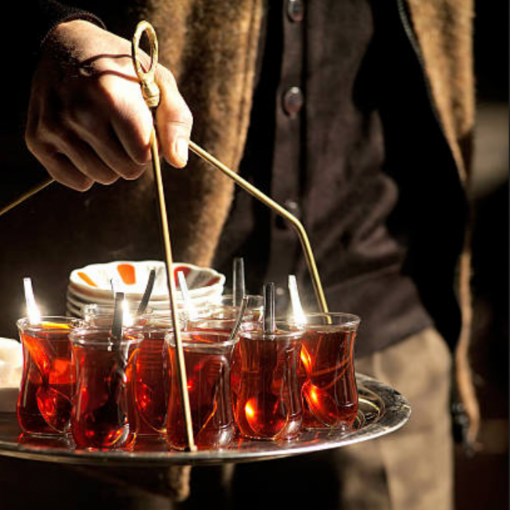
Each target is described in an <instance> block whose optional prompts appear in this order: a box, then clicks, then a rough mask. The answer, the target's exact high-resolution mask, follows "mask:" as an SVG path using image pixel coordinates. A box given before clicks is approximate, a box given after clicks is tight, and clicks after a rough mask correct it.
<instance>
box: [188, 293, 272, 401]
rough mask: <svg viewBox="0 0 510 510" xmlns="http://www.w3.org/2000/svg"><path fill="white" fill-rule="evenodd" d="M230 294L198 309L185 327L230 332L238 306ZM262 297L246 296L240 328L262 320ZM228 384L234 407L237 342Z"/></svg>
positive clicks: (238, 364) (254, 325) (237, 377)
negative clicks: (246, 303)
mask: <svg viewBox="0 0 510 510" xmlns="http://www.w3.org/2000/svg"><path fill="white" fill-rule="evenodd" d="M232 299H233V298H232V296H231V295H227V296H222V301H221V303H218V304H216V305H210V306H209V307H204V308H202V309H200V310H199V312H198V313H199V317H198V318H196V319H193V320H189V321H188V322H187V324H186V329H188V330H192V331H198V330H200V331H204V330H205V331H223V332H225V333H230V332H231V331H232V329H233V327H234V324H235V321H236V319H237V315H238V313H239V306H234V305H233V304H232V303H233V301H232ZM263 304H264V299H263V297H262V296H257V295H250V296H248V305H247V307H246V311H245V312H244V316H243V322H242V325H241V327H242V329H245V330H248V329H256V328H257V327H258V324H260V323H261V322H260V321H261V320H262V308H263ZM230 374H231V377H230V385H231V390H232V401H233V405H234V407H235V404H236V401H237V394H238V392H239V381H240V374H241V346H240V343H239V342H237V343H236V345H235V347H234V355H233V359H232V365H231V370H230Z"/></svg>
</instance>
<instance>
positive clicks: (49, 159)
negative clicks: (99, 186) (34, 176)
mask: <svg viewBox="0 0 510 510" xmlns="http://www.w3.org/2000/svg"><path fill="white" fill-rule="evenodd" d="M36 157H37V159H38V160H39V161H40V162H41V164H42V165H43V166H44V167H45V168H46V170H47V171H48V173H49V174H50V175H51V176H52V177H53V179H55V181H57V182H59V183H60V184H63V185H64V186H67V187H68V188H72V189H74V190H76V191H87V190H89V189H90V188H91V187H92V185H93V184H94V181H93V180H92V179H90V178H89V177H87V176H86V175H84V174H83V173H82V172H80V171H79V170H78V169H77V168H76V167H75V166H74V165H73V163H72V162H71V161H70V160H69V158H68V157H67V156H66V155H65V154H59V153H54V154H49V153H45V154H39V155H37V156H36Z"/></svg>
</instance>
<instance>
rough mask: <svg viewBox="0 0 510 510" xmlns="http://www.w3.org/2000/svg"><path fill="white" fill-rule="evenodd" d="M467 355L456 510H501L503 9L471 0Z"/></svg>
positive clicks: (504, 450)
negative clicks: (470, 419)
mask: <svg viewBox="0 0 510 510" xmlns="http://www.w3.org/2000/svg"><path fill="white" fill-rule="evenodd" d="M474 50H475V72H476V80H477V121H476V132H475V162H474V173H473V181H472V190H471V199H472V205H473V214H474V230H473V304H474V324H473V342H472V348H471V357H472V362H473V368H474V375H475V384H476V389H477V394H478V398H479V401H480V406H481V413H482V423H481V429H480V435H479V451H478V452H477V453H476V454H475V455H474V456H473V457H467V456H466V455H465V454H464V453H463V452H462V450H461V448H460V447H459V448H458V449H457V455H456V461H457V462H456V468H457V470H456V496H457V510H478V509H491V510H499V509H507V508H508V503H509V501H508V476H509V473H508V365H509V360H508V305H509V303H508V261H509V257H508V233H509V230H508V229H509V226H508V4H507V3H506V2H502V1H496V2H486V1H483V0H478V1H477V2H476V18H475V38H474Z"/></svg>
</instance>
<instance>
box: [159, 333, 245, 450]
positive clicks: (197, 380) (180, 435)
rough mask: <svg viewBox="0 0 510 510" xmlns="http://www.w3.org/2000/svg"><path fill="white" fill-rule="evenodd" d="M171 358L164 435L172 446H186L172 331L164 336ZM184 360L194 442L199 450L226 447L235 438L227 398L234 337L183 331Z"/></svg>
mask: <svg viewBox="0 0 510 510" xmlns="http://www.w3.org/2000/svg"><path fill="white" fill-rule="evenodd" d="M167 341H168V344H169V350H170V360H171V367H172V368H171V380H172V384H171V389H170V403H169V406H168V421H167V438H168V441H169V443H170V445H171V446H172V447H173V448H177V449H184V448H185V447H186V445H187V441H186V434H185V423H184V418H183V412H182V404H181V397H180V392H179V386H178V379H177V377H178V376H177V374H178V372H177V356H176V349H175V339H174V336H173V334H172V333H170V334H169V335H168V336H167ZM182 342H183V349H184V359H185V362H186V376H187V380H188V393H189V400H190V408H191V416H192V421H193V433H194V438H195V443H196V445H197V447H198V448H199V449H213V448H222V447H225V446H227V445H228V444H229V443H230V441H231V440H232V439H233V437H234V433H235V427H234V416H233V411H232V403H231V399H230V365H231V363H232V353H233V349H234V345H235V340H230V333H228V332H222V331H186V332H182Z"/></svg>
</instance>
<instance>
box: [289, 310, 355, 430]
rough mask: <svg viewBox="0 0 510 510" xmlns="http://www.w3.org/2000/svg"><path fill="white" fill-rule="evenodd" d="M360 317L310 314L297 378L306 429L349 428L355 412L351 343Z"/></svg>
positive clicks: (301, 326) (352, 347)
mask: <svg viewBox="0 0 510 510" xmlns="http://www.w3.org/2000/svg"><path fill="white" fill-rule="evenodd" d="M359 323H360V319H359V317H357V316H356V315H351V314H346V313H313V314H308V315H306V324H303V325H300V326H297V327H298V329H300V330H301V331H302V332H303V340H302V345H301V353H300V361H301V365H300V379H301V382H302V395H303V401H304V417H303V425H304V426H305V427H306V428H326V427H335V428H336V427H342V426H350V425H352V423H353V422H354V419H355V418H356V414H357V411H358V392H357V388H356V377H355V372H354V359H353V358H354V356H353V351H354V340H355V338H356V331H357V329H358V326H359Z"/></svg>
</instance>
